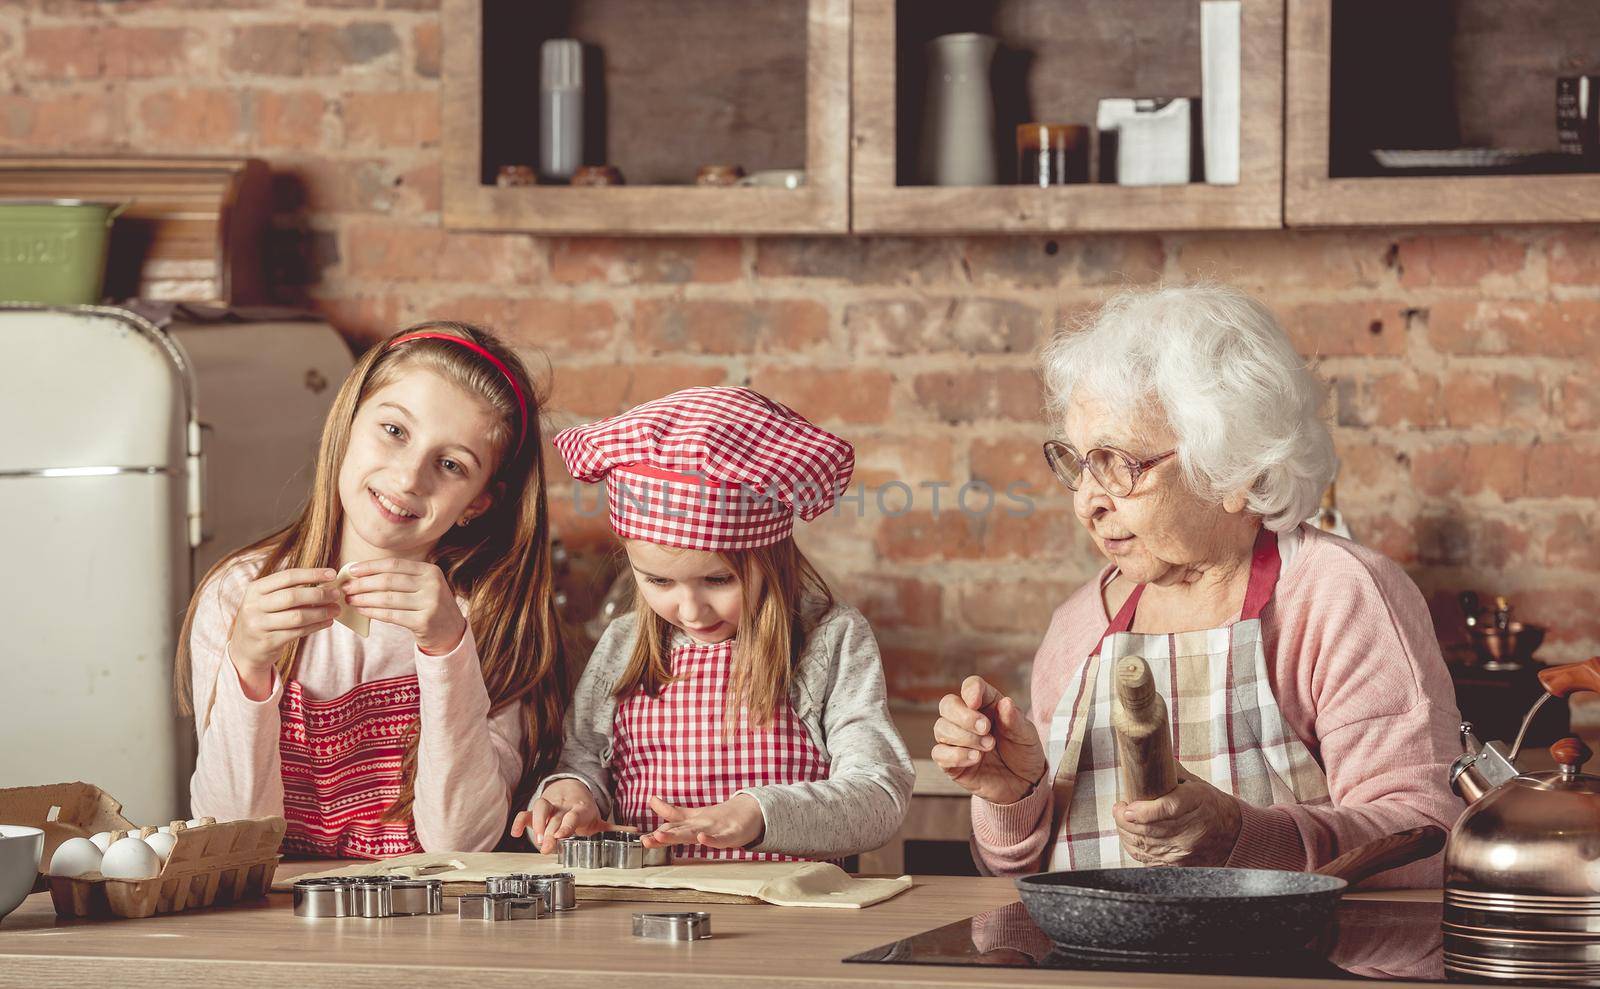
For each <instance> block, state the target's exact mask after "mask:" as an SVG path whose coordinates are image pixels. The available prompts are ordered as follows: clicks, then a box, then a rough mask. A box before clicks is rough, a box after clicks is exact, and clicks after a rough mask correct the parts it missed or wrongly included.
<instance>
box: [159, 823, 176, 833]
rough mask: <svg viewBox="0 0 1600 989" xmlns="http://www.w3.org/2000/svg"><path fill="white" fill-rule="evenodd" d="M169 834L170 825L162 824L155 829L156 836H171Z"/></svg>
mask: <svg viewBox="0 0 1600 989" xmlns="http://www.w3.org/2000/svg"><path fill="white" fill-rule="evenodd" d="M171 833H172V825H170V824H163V825H161V827H159V828H156V834H171Z"/></svg>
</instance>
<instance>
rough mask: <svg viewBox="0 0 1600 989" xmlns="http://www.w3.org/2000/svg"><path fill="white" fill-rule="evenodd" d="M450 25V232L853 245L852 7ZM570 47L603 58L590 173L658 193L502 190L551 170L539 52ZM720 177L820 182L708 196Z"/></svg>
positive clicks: (766, 4)
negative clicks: (541, 160)
mask: <svg viewBox="0 0 1600 989" xmlns="http://www.w3.org/2000/svg"><path fill="white" fill-rule="evenodd" d="M486 20H490V21H492V24H491V25H490V34H489V35H488V36H486V33H485V22H486ZM443 22H444V25H445V35H444V71H443V86H444V107H445V121H444V169H445V175H444V210H443V212H444V223H445V225H446V226H449V227H455V228H464V229H476V230H525V231H534V232H540V233H603V234H764V233H774V234H775V233H844V232H845V231H846V230H847V229H848V227H849V190H848V182H849V168H848V161H849V146H848V141H849V113H850V104H849V91H848V89H849V80H850V0H763V2H762V3H761V4H750V3H748V2H745V0H675V2H673V3H670V4H664V3H661V2H660V0H570V2H559V3H544V2H542V0H541V2H540V3H528V2H526V0H444V3H443ZM558 36H572V37H577V38H579V39H580V40H582V41H584V42H585V43H586V45H589V46H594V47H593V48H592V49H590V50H586V52H585V57H586V58H592V57H595V56H598V57H600V58H603V59H604V63H605V64H604V73H603V76H604V80H605V84H604V102H603V104H601V106H600V112H599V113H597V114H592V115H590V119H588V120H586V124H587V125H588V127H589V128H590V129H591V130H590V135H589V140H588V141H586V144H590V145H591V146H593V145H594V144H596V143H598V146H599V147H600V148H601V149H602V151H601V154H602V157H599V158H595V157H592V156H590V157H587V158H586V160H589V161H591V162H594V163H601V162H605V163H609V164H613V165H616V166H618V167H619V168H621V170H622V172H623V175H624V177H625V178H627V180H628V181H629V182H630V183H641V182H643V183H645V184H630V185H622V186H612V187H603V188H592V187H590V188H574V187H571V186H565V185H539V186H524V187H514V188H501V187H498V186H496V185H495V184H494V176H495V173H496V172H497V171H498V169H499V166H500V165H502V164H534V163H535V162H536V160H537V158H536V155H537V140H538V138H537V134H538V128H539V123H538V109H537V107H538V102H537V97H538V82H539V79H538V71H539V70H538V63H539V56H538V52H539V43H540V42H541V41H542V40H544V38H546V37H558ZM663 80H667V83H666V84H665V85H663ZM674 83H675V84H674ZM590 95H591V96H593V91H592V89H591V93H590ZM595 131H598V132H599V133H598V134H596V133H595ZM596 137H598V142H596V141H595V139H596ZM713 163H719V164H720V163H732V164H740V165H743V166H744V167H745V169H746V170H747V171H756V170H758V169H771V168H794V167H804V168H805V170H806V184H805V185H804V186H802V187H801V188H799V189H794V190H790V189H774V188H744V187H738V188H704V187H697V186H695V185H693V184H692V183H693V180H694V174H695V171H696V169H697V168H698V166H699V165H702V164H713Z"/></svg>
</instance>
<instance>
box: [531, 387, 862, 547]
mask: <svg viewBox="0 0 1600 989" xmlns="http://www.w3.org/2000/svg"><path fill="white" fill-rule="evenodd" d="M555 446H556V450H557V451H558V452H559V453H560V454H561V458H562V459H563V460H564V461H566V464H567V470H568V471H569V472H570V473H571V474H572V476H573V477H574V478H577V479H578V480H580V481H583V482H585V483H593V482H595V481H599V480H602V479H604V480H605V482H606V498H607V504H608V507H609V509H610V513H611V528H612V529H613V530H615V531H616V533H617V535H619V536H622V537H623V538H625V539H644V540H648V541H649V542H653V543H660V544H662V545H665V546H677V547H681V548H684V549H699V550H708V551H712V552H717V551H722V550H737V549H753V548H755V547H757V546H769V545H771V544H772V543H776V542H779V541H780V540H782V539H785V538H787V537H788V536H789V534H790V533H791V532H792V531H793V530H794V516H795V515H796V514H798V515H799V516H800V517H801V518H803V519H805V520H806V521H810V520H811V519H814V518H816V517H817V516H818V515H821V514H822V513H823V512H825V511H827V510H828V509H829V508H831V507H833V505H834V504H835V502H837V501H838V498H839V495H841V494H843V493H844V489H845V487H846V486H848V485H849V483H850V475H851V474H852V473H853V472H854V471H855V464H856V456H855V448H854V447H852V446H851V445H850V444H849V443H847V442H846V441H844V440H843V439H840V438H839V437H837V436H835V435H833V434H832V433H830V432H828V431H827V430H824V429H819V428H817V427H816V426H813V425H812V424H811V423H810V422H808V421H806V419H805V418H804V417H802V416H801V415H800V414H799V413H797V412H795V411H794V410H793V409H790V408H788V407H787V406H785V405H782V404H780V403H778V402H774V401H773V400H772V399H770V398H767V397H766V396H764V395H760V394H757V393H756V392H753V391H751V390H750V389H748V388H730V387H717V388H685V389H684V390H683V391H678V392H673V393H672V394H671V395H668V396H667V397H666V398H661V399H657V400H656V401H654V402H646V403H645V404H643V405H641V406H639V407H637V408H635V409H630V410H629V411H627V412H624V413H622V414H621V415H618V416H612V417H611V418H610V419H602V420H600V421H599V422H591V423H589V424H587V425H583V426H573V427H571V428H569V429H563V430H562V431H561V432H559V433H557V434H556V438H555Z"/></svg>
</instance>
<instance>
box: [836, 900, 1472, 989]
mask: <svg viewBox="0 0 1600 989" xmlns="http://www.w3.org/2000/svg"><path fill="white" fill-rule="evenodd" d="M1442 911H1443V908H1442V907H1441V905H1440V904H1438V903H1415V902H1393V901H1379V900H1346V901H1344V902H1343V903H1341V904H1340V905H1339V915H1338V920H1337V922H1336V924H1335V927H1334V929H1333V930H1330V931H1329V932H1328V933H1327V934H1325V935H1324V936H1323V937H1322V938H1321V939H1320V940H1319V941H1318V942H1317V943H1316V944H1313V945H1308V946H1300V947H1297V948H1292V949H1289V950H1285V951H1283V952H1281V953H1278V954H1269V955H1259V956H1250V957H1243V958H1229V959H1216V958H1207V959H1199V960H1196V959H1192V958H1191V959H1179V960H1173V959H1162V960H1151V959H1143V958H1128V957H1117V956H1106V955H1088V954H1078V953H1071V954H1069V953H1067V952H1064V951H1062V950H1060V949H1057V948H1055V947H1054V946H1053V945H1052V944H1051V943H1050V939H1049V938H1048V937H1046V936H1045V935H1044V932H1042V931H1041V930H1039V928H1038V927H1037V926H1035V925H1034V923H1033V921H1032V919H1030V918H1029V917H1028V912H1027V910H1025V909H1024V908H1023V906H1022V904H1021V903H1012V904H1009V905H1007V906H1003V907H1000V908H999V909H996V910H990V911H989V912H988V913H982V914H979V915H977V916H976V917H969V918H968V919H966V920H960V921H957V922H955V923H953V924H946V925H945V926H943V927H936V928H934V929H933V930H931V931H924V932H923V933H921V934H915V935H912V936H911V937H908V938H902V939H901V940H899V941H896V942H894V943H893V944H886V945H883V946H881V947H878V948H873V949H871V950H870V951H863V952H861V953H860V954H858V955H852V956H850V957H849V958H846V959H845V961H847V962H864V963H873V964H884V965H962V966H980V967H995V968H1043V969H1064V970H1076V971H1102V972H1171V973H1177V974H1183V975H1234V976H1259V977H1262V978H1272V979H1351V980H1360V979H1388V980H1394V981H1409V982H1419V983H1423V982H1444V981H1446V979H1445V970H1444V952H1443V937H1442V935H1441V933H1440V926H1439V924H1440V921H1441V920H1442V919H1443V917H1442Z"/></svg>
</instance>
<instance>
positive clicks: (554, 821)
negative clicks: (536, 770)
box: [511, 780, 605, 855]
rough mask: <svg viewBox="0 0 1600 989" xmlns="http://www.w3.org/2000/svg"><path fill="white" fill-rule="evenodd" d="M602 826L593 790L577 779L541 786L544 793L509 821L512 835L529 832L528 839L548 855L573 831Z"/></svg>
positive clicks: (586, 831) (601, 828)
mask: <svg viewBox="0 0 1600 989" xmlns="http://www.w3.org/2000/svg"><path fill="white" fill-rule="evenodd" d="M603 830H605V822H604V821H602V820H600V808H599V807H597V806H595V802H594V794H592V793H590V792H589V788H588V787H587V786H584V785H583V784H582V783H580V782H578V781H577V780H556V781H555V782H554V783H551V784H550V785H549V786H547V787H545V788H544V793H542V794H540V795H539V799H538V800H535V801H534V802H533V806H532V807H530V808H528V809H527V810H525V811H523V812H522V813H520V814H518V815H517V816H516V818H515V819H514V820H513V821H512V822H511V837H513V838H520V837H522V833H523V832H524V831H526V832H527V833H528V841H529V843H531V844H533V845H535V846H537V847H538V849H539V851H541V852H543V853H544V854H546V855H551V854H553V853H554V852H555V850H556V842H558V841H560V840H561V839H562V838H570V837H572V836H573V835H575V834H594V833H595V832H596V831H603Z"/></svg>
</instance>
